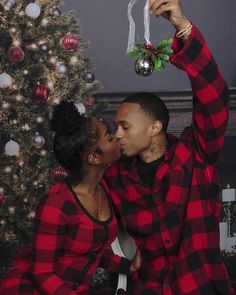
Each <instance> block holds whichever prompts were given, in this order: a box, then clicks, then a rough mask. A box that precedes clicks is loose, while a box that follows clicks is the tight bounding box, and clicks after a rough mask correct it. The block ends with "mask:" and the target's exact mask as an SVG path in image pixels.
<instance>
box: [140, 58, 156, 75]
mask: <svg viewBox="0 0 236 295" xmlns="http://www.w3.org/2000/svg"><path fill="white" fill-rule="evenodd" d="M153 70H154V62H153V61H152V60H151V59H148V58H147V59H141V58H140V59H137V60H136V62H135V72H136V74H138V75H140V76H144V77H147V76H149V75H151V73H152V72H153Z"/></svg>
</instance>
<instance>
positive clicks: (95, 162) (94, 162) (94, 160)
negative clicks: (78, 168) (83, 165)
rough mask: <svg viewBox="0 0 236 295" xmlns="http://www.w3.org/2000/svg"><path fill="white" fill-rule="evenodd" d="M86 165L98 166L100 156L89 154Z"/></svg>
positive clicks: (94, 153)
mask: <svg viewBox="0 0 236 295" xmlns="http://www.w3.org/2000/svg"><path fill="white" fill-rule="evenodd" d="M87 161H88V164H90V165H98V164H100V162H101V161H100V155H99V154H98V153H96V152H91V153H89V154H88V156H87Z"/></svg>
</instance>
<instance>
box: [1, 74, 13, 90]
mask: <svg viewBox="0 0 236 295" xmlns="http://www.w3.org/2000/svg"><path fill="white" fill-rule="evenodd" d="M12 82H13V81H12V77H11V76H10V75H8V74H7V73H5V72H4V73H2V74H0V88H8V87H10V86H11V85H12Z"/></svg>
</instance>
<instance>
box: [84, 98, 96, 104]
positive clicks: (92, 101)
mask: <svg viewBox="0 0 236 295" xmlns="http://www.w3.org/2000/svg"><path fill="white" fill-rule="evenodd" d="M95 102H96V99H95V98H94V97H92V96H89V97H88V98H87V99H86V104H87V105H91V106H92V105H94V104H95Z"/></svg>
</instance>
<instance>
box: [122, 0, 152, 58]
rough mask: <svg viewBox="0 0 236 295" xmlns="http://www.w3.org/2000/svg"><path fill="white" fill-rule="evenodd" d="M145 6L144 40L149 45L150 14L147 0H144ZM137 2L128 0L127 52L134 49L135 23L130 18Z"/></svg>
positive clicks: (136, 0)
mask: <svg viewBox="0 0 236 295" xmlns="http://www.w3.org/2000/svg"><path fill="white" fill-rule="evenodd" d="M146 1H147V2H146V5H145V7H144V11H143V14H144V30H145V33H144V37H145V39H146V43H147V44H150V14H149V0H146ZM137 2H138V0H130V2H129V5H128V12H127V15H128V19H129V37H128V46H127V52H129V51H130V50H132V49H133V48H134V44H135V22H134V19H133V17H132V9H133V6H134V5H135V4H136V3H137Z"/></svg>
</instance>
